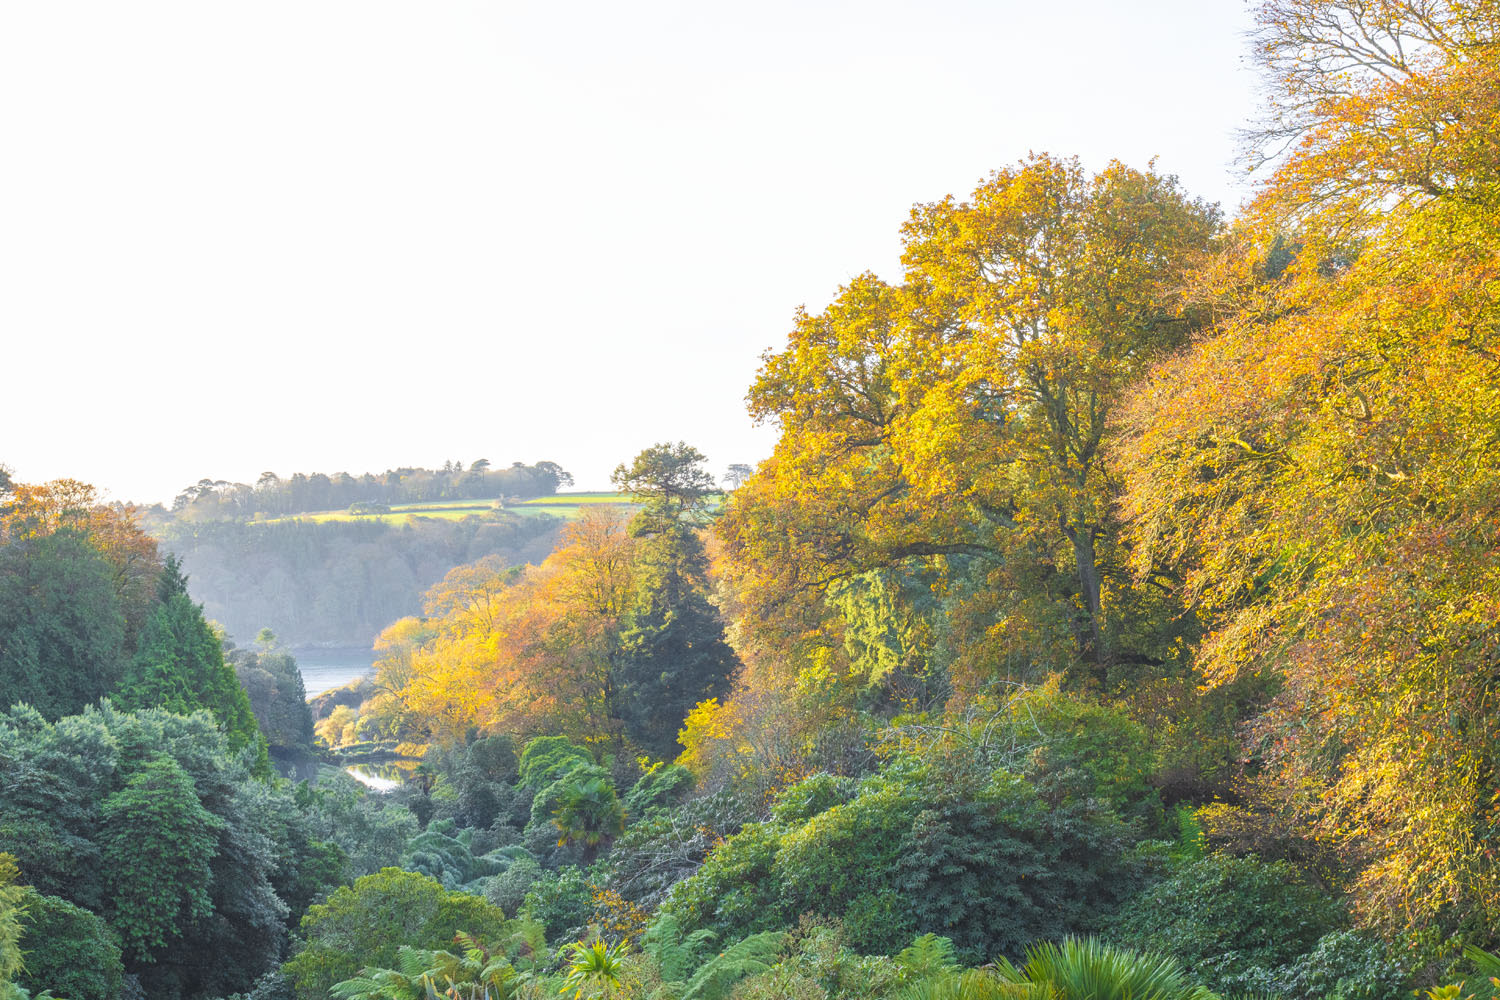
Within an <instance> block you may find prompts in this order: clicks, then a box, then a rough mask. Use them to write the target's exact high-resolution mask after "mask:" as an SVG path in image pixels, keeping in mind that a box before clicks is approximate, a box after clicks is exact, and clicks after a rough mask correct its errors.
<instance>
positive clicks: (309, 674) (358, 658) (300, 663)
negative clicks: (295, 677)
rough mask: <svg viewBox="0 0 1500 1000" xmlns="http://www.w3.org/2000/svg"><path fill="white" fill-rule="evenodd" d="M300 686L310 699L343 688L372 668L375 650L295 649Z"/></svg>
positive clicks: (357, 648) (355, 648) (293, 651)
mask: <svg viewBox="0 0 1500 1000" xmlns="http://www.w3.org/2000/svg"><path fill="white" fill-rule="evenodd" d="M292 655H293V656H295V657H296V658H297V667H298V669H300V670H301V671H302V686H303V687H304V688H306V689H307V696H308V697H309V698H313V697H316V696H317V695H320V694H322V693H323V692H324V691H331V690H333V689H334V688H336V687H343V686H344V685H345V684H348V683H349V682H350V681H353V680H356V679H358V678H359V677H361V676H363V675H365V674H368V673H369V672H370V671H371V670H373V669H374V664H375V651H374V650H372V649H368V648H359V647H354V648H344V649H294V650H292Z"/></svg>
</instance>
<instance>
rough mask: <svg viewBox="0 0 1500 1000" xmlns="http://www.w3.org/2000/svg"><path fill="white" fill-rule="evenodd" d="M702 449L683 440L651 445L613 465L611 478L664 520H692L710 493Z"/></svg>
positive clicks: (710, 482)
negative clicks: (625, 460)
mask: <svg viewBox="0 0 1500 1000" xmlns="http://www.w3.org/2000/svg"><path fill="white" fill-rule="evenodd" d="M706 461H708V460H707V459H706V458H704V456H703V453H702V452H701V451H699V450H698V449H697V448H694V447H692V446H691V445H689V444H687V443H686V442H684V441H679V442H677V443H676V444H672V443H671V442H664V443H662V444H656V445H652V446H651V447H650V448H647V449H646V450H645V451H643V452H641V453H640V454H639V455H637V456H635V460H634V461H633V462H631V464H630V465H629V466H628V467H627V466H625V465H624V464H621V465H618V466H616V467H615V471H614V472H613V473H612V474H611V475H610V477H609V478H610V482H612V483H614V484H615V487H616V488H617V489H619V490H621V491H623V492H625V493H629V494H630V495H631V497H633V498H634V499H636V500H637V501H639V502H642V503H645V504H646V506H647V510H648V511H650V512H651V513H652V514H653V515H654V516H655V517H656V518H660V519H664V520H667V521H673V522H676V521H681V520H694V519H698V518H700V517H701V516H702V515H703V514H704V512H705V511H706V509H707V505H708V498H709V497H710V496H712V495H713V493H714V492H715V490H714V477H713V474H712V473H710V472H709V471H708V470H707V469H705V468H704V463H705V462H706Z"/></svg>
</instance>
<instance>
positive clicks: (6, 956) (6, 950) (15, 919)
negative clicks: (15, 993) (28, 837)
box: [0, 854, 26, 996]
mask: <svg viewBox="0 0 1500 1000" xmlns="http://www.w3.org/2000/svg"><path fill="white" fill-rule="evenodd" d="M19 877H20V871H19V870H18V869H17V868H16V859H15V858H14V857H13V856H12V855H9V854H0V987H3V986H9V985H10V983H11V982H12V981H13V979H14V977H15V975H16V973H18V972H20V971H21V969H22V967H23V965H22V961H21V944H20V942H21V933H22V923H21V921H22V920H23V919H24V918H25V916H26V890H25V889H23V888H22V887H21V886H18V885H16V879H17V878H19ZM0 996H4V994H3V993H0Z"/></svg>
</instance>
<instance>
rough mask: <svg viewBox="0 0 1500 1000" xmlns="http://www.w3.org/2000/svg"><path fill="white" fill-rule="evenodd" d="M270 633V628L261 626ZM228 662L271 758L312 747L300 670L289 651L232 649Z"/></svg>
mask: <svg viewBox="0 0 1500 1000" xmlns="http://www.w3.org/2000/svg"><path fill="white" fill-rule="evenodd" d="M262 631H264V632H269V631H270V630H269V629H262ZM228 656H229V663H230V664H231V666H232V667H233V668H234V673H235V677H236V678H237V679H238V680H239V682H240V686H241V687H243V688H244V689H245V695H246V696H247V697H248V698H249V699H250V711H251V712H252V713H254V715H255V721H256V723H257V724H259V726H260V731H261V735H262V736H264V737H265V740H266V743H267V744H268V745H269V748H270V751H271V754H272V756H273V757H276V756H279V757H285V756H291V755H294V754H305V753H306V752H308V751H310V750H311V749H312V744H313V720H312V712H311V711H310V710H309V709H308V706H307V689H306V688H305V686H304V685H303V683H302V671H301V670H299V669H298V668H297V661H296V660H295V659H293V658H292V656H291V654H289V653H278V652H271V651H268V650H260V651H256V650H251V649H231V650H229V653H228Z"/></svg>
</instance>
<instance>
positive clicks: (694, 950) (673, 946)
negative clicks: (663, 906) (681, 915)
mask: <svg viewBox="0 0 1500 1000" xmlns="http://www.w3.org/2000/svg"><path fill="white" fill-rule="evenodd" d="M714 937H715V935H714V932H713V931H710V930H706V929H704V930H696V931H693V933H691V934H688V935H686V936H684V935H683V933H682V924H681V922H680V921H679V920H678V919H677V917H676V916H675V915H674V914H671V913H663V914H662V915H661V916H659V917H657V918H656V921H655V922H654V923H652V925H651V927H650V928H649V929H648V930H647V931H646V933H645V935H644V936H643V937H642V938H641V947H643V948H644V949H645V950H646V952H647V953H648V954H650V955H651V957H652V958H654V959H656V964H657V966H658V967H660V969H661V978H662V979H663V981H665V982H669V983H681V982H685V981H686V980H687V978H688V976H690V975H691V974H692V972H693V970H694V969H696V968H697V967H698V966H699V965H700V964H701V963H702V961H703V953H704V952H705V951H707V950H708V946H709V945H710V944H711V943H712V942H713V940H714Z"/></svg>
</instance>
